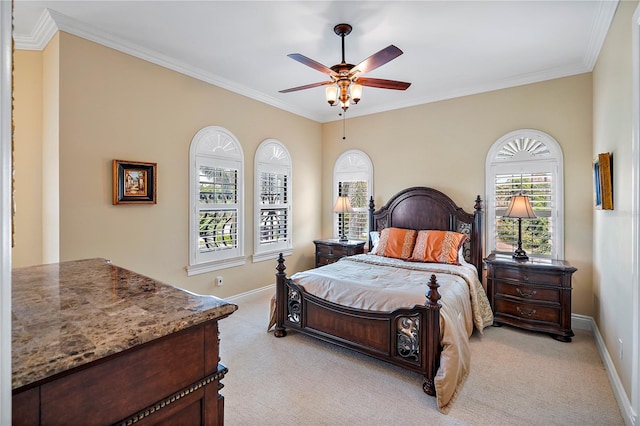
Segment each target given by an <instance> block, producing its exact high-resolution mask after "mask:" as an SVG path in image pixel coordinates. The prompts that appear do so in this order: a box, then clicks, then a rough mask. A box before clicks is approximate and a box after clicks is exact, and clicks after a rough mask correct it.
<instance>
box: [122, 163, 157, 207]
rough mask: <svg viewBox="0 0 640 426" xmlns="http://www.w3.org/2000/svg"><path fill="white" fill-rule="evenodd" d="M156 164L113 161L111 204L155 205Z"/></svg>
mask: <svg viewBox="0 0 640 426" xmlns="http://www.w3.org/2000/svg"><path fill="white" fill-rule="evenodd" d="M156 168H157V164H156V163H146V162H142V161H124V160H113V204H114V205H116V204H157V197H156V186H157V178H158V177H157V173H156Z"/></svg>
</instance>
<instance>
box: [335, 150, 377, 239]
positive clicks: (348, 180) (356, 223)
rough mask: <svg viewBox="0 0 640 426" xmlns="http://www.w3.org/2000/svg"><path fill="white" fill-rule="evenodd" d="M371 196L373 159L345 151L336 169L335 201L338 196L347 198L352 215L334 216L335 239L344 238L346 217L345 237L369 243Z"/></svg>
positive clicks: (355, 151)
mask: <svg viewBox="0 0 640 426" xmlns="http://www.w3.org/2000/svg"><path fill="white" fill-rule="evenodd" d="M371 195H373V163H372V162H371V159H370V158H369V156H368V155H367V154H365V153H364V152H362V151H360V150H357V149H351V150H349V151H345V152H343V153H342V154H341V155H340V157H338V159H337V160H336V163H335V165H334V168H333V201H335V200H336V198H337V197H339V196H348V197H349V201H350V203H351V207H352V208H353V212H352V213H339V214H334V222H333V230H334V237H336V236H339V235H342V229H341V226H342V223H343V221H342V215H344V227H345V230H344V231H345V235H346V236H347V237H349V239H351V240H363V241H366V240H368V233H369V198H370V197H371ZM332 206H333V204H332Z"/></svg>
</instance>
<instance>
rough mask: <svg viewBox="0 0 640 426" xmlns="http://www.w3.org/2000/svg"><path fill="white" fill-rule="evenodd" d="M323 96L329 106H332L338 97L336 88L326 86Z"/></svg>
mask: <svg viewBox="0 0 640 426" xmlns="http://www.w3.org/2000/svg"><path fill="white" fill-rule="evenodd" d="M325 96H326V98H327V102H329V104H330V105H333V104H335V103H336V98H337V97H338V87H337V86H328V87H327V88H326V89H325Z"/></svg>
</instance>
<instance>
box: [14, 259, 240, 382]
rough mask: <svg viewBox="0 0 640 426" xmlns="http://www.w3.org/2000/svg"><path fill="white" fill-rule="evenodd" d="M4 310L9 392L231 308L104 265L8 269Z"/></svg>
mask: <svg viewBox="0 0 640 426" xmlns="http://www.w3.org/2000/svg"><path fill="white" fill-rule="evenodd" d="M11 303H12V306H11V317H12V318H11V320H12V337H11V345H12V388H13V389H17V388H20V387H22V386H25V385H28V384H31V383H35V382H37V381H40V380H42V379H45V378H47V377H50V376H53V375H55V374H57V373H60V372H64V371H66V370H69V369H71V368H74V367H78V366H80V365H83V364H86V363H89V362H92V361H95V360H97V359H100V358H103V357H105V356H108V355H111V354H115V353H118V352H121V351H123V350H126V349H129V348H131V347H133V346H136V345H139V344H142V343H145V342H148V341H150V340H153V339H156V338H159V337H162V336H166V335H168V334H171V333H174V332H176V331H180V330H183V329H185V328H188V327H190V326H192V325H196V324H200V323H202V322H205V321H208V320H212V319H221V318H224V317H226V316H228V315H230V314H231V313H233V312H234V311H235V310H236V309H237V308H238V307H237V306H236V305H234V304H232V303H229V302H226V301H225V300H222V299H219V298H217V297H214V296H202V295H197V294H193V293H190V292H188V291H185V290H182V289H179V288H176V287H173V286H170V285H167V284H163V283H161V282H158V281H156V280H154V279H151V278H148V277H145V276H143V275H140V274H138V273H135V272H132V271H129V270H127V269H124V268H120V267H118V266H115V265H112V264H111V262H110V261H108V260H105V259H87V260H77V261H72V262H62V263H54V264H48V265H40V266H31V267H26V268H15V269H13V272H12V302H11Z"/></svg>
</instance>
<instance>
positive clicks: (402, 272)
mask: <svg viewBox="0 0 640 426" xmlns="http://www.w3.org/2000/svg"><path fill="white" fill-rule="evenodd" d="M431 274H436V278H437V281H438V284H439V285H440V287H439V288H438V291H439V292H440V294H441V296H442V299H441V300H440V302H441V304H442V308H441V310H440V338H441V344H442V346H443V350H442V355H441V359H440V368H439V369H438V372H437V374H436V377H435V380H434V382H435V387H436V397H437V402H438V408H439V409H440V410H441V411H442V412H445V413H446V412H448V411H449V409H450V404H451V403H452V402H453V401H454V400H455V397H456V395H457V393H458V391H459V390H460V388H461V387H462V385H463V384H464V382H465V380H466V378H467V375H468V372H469V364H470V358H471V353H470V349H469V336H470V335H471V333H472V332H473V327H474V325H475V327H476V328H477V329H478V330H479V331H480V332H481V333H482V330H483V328H484V327H486V326H488V325H490V324H491V323H492V322H493V314H492V312H491V308H490V307H489V301H488V299H487V296H486V294H485V292H484V289H483V287H482V283H481V282H480V281H479V279H478V276H477V273H476V269H475V267H474V266H472V265H469V264H466V265H460V266H458V265H446V264H435V263H419V262H407V261H402V260H399V259H393V258H388V257H382V256H376V255H370V254H361V255H356V256H350V257H345V258H342V259H340V261H338V262H335V263H332V264H329V265H326V266H323V267H321V268H316V269H311V270H308V271H304V272H298V273H296V274H294V275H293V276H291V279H292V280H293V281H294V282H295V283H296V284H298V285H300V286H301V287H303V288H304V290H305V291H306V292H308V293H310V294H313V295H315V296H317V297H320V298H323V299H325V300H328V301H331V302H334V303H337V304H340V305H343V306H348V307H352V308H358V309H366V310H373V311H384V312H390V311H393V310H395V309H398V308H407V307H408V308H411V307H413V306H414V305H421V304H424V303H425V301H426V297H425V293H426V292H427V290H428V287H427V283H428V282H429V278H430V277H431Z"/></svg>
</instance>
